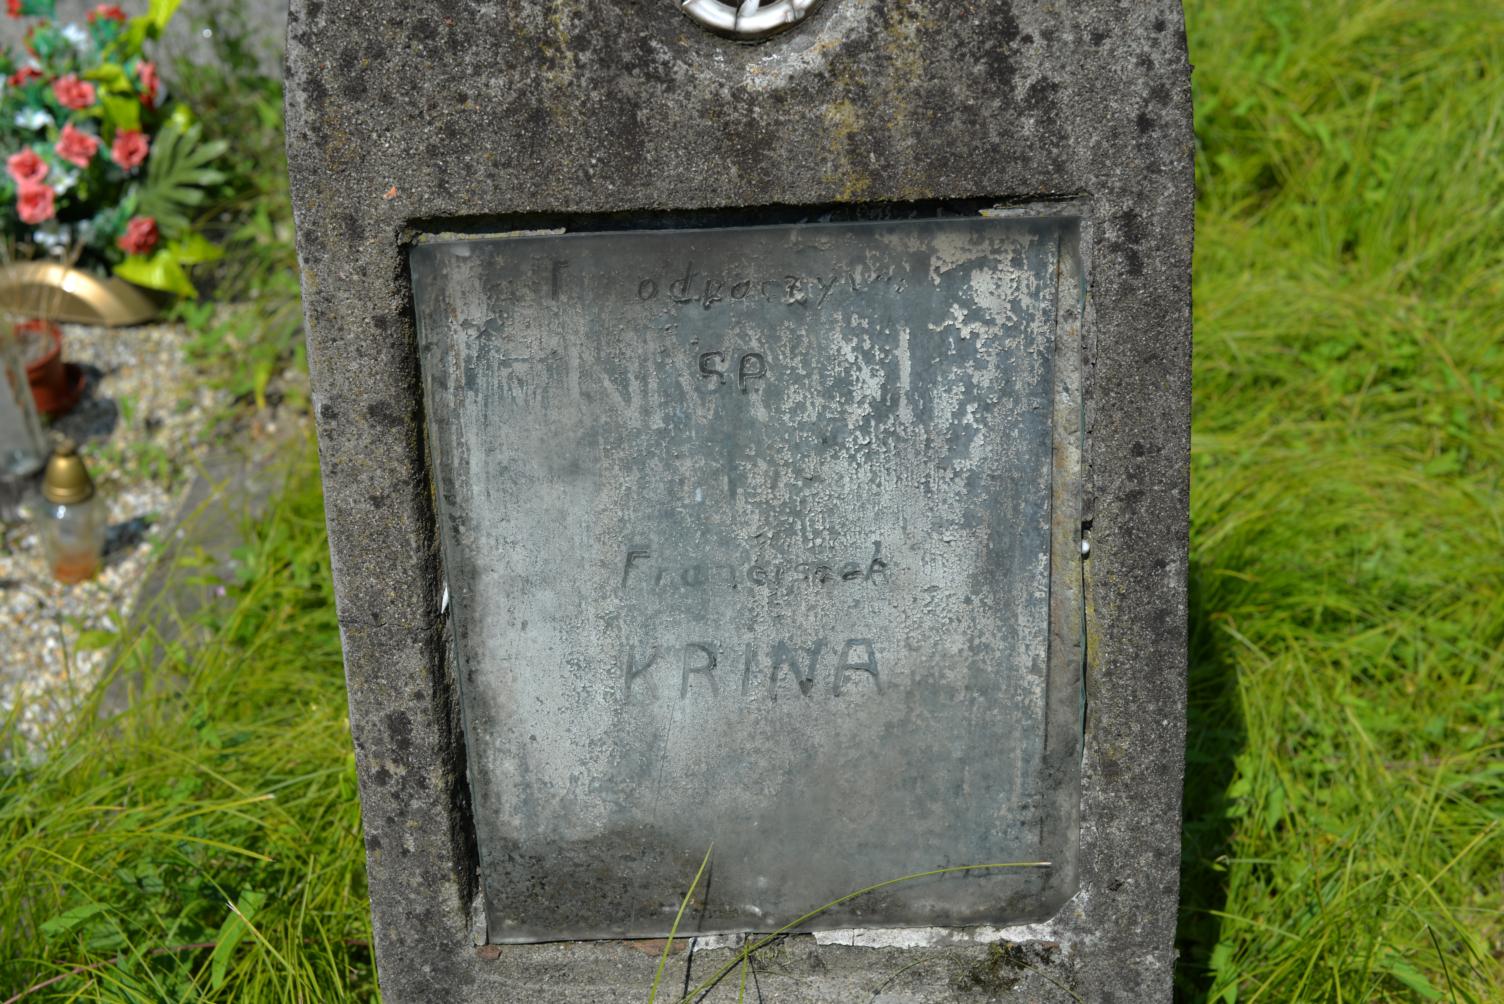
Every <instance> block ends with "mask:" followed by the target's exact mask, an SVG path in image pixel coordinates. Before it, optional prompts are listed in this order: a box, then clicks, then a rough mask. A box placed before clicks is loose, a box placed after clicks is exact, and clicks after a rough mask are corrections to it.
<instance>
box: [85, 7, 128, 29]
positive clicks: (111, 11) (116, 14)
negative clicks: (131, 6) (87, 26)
mask: <svg viewBox="0 0 1504 1004" xmlns="http://www.w3.org/2000/svg"><path fill="white" fill-rule="evenodd" d="M101 18H102V19H104V20H106V21H119V22H120V23H121V24H125V11H123V10H121V9H120V7H119V6H118V5H117V4H112V3H102V4H100V5H99V6H98V7H95V8H94V9H93V10H91V11H89V20H90V21H98V20H100V19H101Z"/></svg>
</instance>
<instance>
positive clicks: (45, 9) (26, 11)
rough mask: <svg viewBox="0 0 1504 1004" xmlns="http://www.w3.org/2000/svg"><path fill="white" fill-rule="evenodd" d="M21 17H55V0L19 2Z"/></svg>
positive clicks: (25, 0)
mask: <svg viewBox="0 0 1504 1004" xmlns="http://www.w3.org/2000/svg"><path fill="white" fill-rule="evenodd" d="M21 16H22V17H56V16H57V0H21Z"/></svg>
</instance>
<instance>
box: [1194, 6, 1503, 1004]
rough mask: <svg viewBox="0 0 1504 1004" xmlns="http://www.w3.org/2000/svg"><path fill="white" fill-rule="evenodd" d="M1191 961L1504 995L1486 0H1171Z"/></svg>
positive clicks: (1316, 990)
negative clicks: (1189, 613) (1186, 270)
mask: <svg viewBox="0 0 1504 1004" xmlns="http://www.w3.org/2000/svg"><path fill="white" fill-rule="evenodd" d="M1188 13H1189V15H1190V25H1191V36H1190V41H1191V54H1192V61H1193V62H1194V63H1195V65H1196V67H1197V70H1196V78H1195V83H1196V110H1197V127H1198V135H1199V136H1200V139H1201V148H1200V160H1199V163H1198V180H1199V184H1200V191H1201V203H1200V212H1199V230H1198V235H1197V241H1198V246H1197V256H1196V308H1197V309H1196V340H1197V345H1196V364H1195V366H1196V371H1195V372H1196V381H1195V389H1196V405H1195V435H1194V447H1193V451H1194V456H1193V480H1192V522H1193V532H1192V594H1193V595H1192V599H1193V624H1192V655H1193V670H1192V676H1191V734H1190V749H1189V756H1190V776H1189V778H1188V780H1187V786H1186V796H1187V799H1186V839H1185V855H1184V861H1185V863H1184V886H1185V889H1184V894H1183V903H1184V911H1185V912H1184V916H1183V919H1182V924H1181V942H1182V948H1183V950H1184V952H1185V955H1184V961H1183V964H1182V967H1181V977H1182V989H1183V990H1184V991H1185V996H1186V997H1187V998H1188V999H1208V998H1209V999H1213V1000H1224V1001H1233V1000H1237V1001H1242V1002H1249V1001H1255V1000H1257V1001H1269V1002H1285V1001H1306V1000H1312V1001H1375V1000H1385V1001H1387V1000H1433V999H1434V1000H1449V1001H1450V1000H1456V1001H1480V1002H1489V1001H1499V1000H1504V969H1501V963H1500V957H1501V953H1504V747H1501V744H1504V673H1501V663H1504V588H1501V587H1504V533H1501V531H1504V495H1501V491H1500V488H1501V486H1500V475H1501V472H1504V435H1501V429H1500V422H1501V419H1504V413H1501V394H1504V250H1501V249H1504V242H1501V236H1504V160H1501V156H1500V155H1501V152H1504V7H1500V6H1499V5H1497V4H1493V3H1485V2H1459V0H1452V2H1445V0H1443V2H1433V3H1427V4H1415V3H1407V2H1366V3H1357V2H1324V3H1314V2H1312V3H1301V2H1292V0H1283V2H1267V0H1260V2H1257V3H1254V2H1240V3H1226V2H1215V0H1206V2H1200V0H1197V2H1193V3H1192V4H1191V5H1190V7H1189V12H1188Z"/></svg>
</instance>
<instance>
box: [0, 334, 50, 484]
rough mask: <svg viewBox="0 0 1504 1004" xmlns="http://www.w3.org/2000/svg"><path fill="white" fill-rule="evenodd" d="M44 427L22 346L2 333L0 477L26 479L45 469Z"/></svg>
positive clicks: (0, 351)
mask: <svg viewBox="0 0 1504 1004" xmlns="http://www.w3.org/2000/svg"><path fill="white" fill-rule="evenodd" d="M42 443H43V439H42V426H41V423H40V422H38V421H37V410H36V405H35V404H34V403H33V401H32V399H31V386H30V384H29V383H28V382H27V379H26V363H25V360H23V359H22V357H21V352H20V346H19V344H18V343H17V342H16V340H15V338H13V337H12V336H11V335H10V334H9V332H8V331H4V330H0V477H8V478H24V477H26V476H28V475H30V474H32V473H33V472H35V471H36V470H37V469H39V468H40V467H41V466H42V458H43V457H45V456H46V455H47V452H46V450H45V449H44V448H43V446H42Z"/></svg>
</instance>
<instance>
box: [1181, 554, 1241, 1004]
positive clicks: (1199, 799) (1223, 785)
mask: <svg viewBox="0 0 1504 1004" xmlns="http://www.w3.org/2000/svg"><path fill="white" fill-rule="evenodd" d="M1189 587H1190V590H1189V592H1190V595H1189V606H1190V610H1189V613H1190V618H1189V619H1190V679H1189V681H1188V688H1187V708H1186V765H1185V802H1184V809H1183V811H1184V814H1185V825H1184V829H1183V830H1182V834H1181V845H1180V920H1179V924H1178V927H1177V930H1176V932H1175V944H1176V947H1177V948H1178V949H1179V950H1180V962H1179V964H1178V966H1177V967H1176V973H1175V999H1176V1000H1177V1001H1181V1002H1184V1004H1202V1002H1205V1001H1207V999H1208V994H1209V993H1210V992H1211V990H1212V980H1213V976H1214V974H1213V972H1212V967H1211V956H1212V950H1213V949H1214V948H1215V947H1216V946H1217V942H1218V940H1219V939H1220V936H1221V931H1222V921H1221V918H1219V917H1218V916H1217V915H1216V912H1217V911H1220V910H1222V909H1223V907H1224V905H1225V903H1226V901H1227V870H1226V869H1225V868H1224V867H1223V866H1222V865H1221V864H1220V863H1219V859H1221V858H1222V857H1223V856H1224V855H1225V854H1227V852H1228V849H1229V847H1228V845H1229V841H1230V839H1231V836H1232V828H1233V822H1234V820H1233V819H1232V818H1231V817H1230V816H1229V815H1228V809H1229V808H1230V805H1231V800H1230V799H1229V798H1228V797H1227V789H1228V786H1229V785H1230V784H1231V783H1232V779H1233V771H1234V767H1235V761H1236V758H1237V756H1238V754H1239V753H1241V752H1242V750H1243V746H1244V743H1245V741H1246V738H1247V734H1246V730H1245V728H1244V723H1243V713H1242V708H1241V706H1240V704H1239V701H1238V684H1237V670H1236V668H1235V667H1234V665H1233V663H1232V660H1231V659H1229V658H1228V657H1227V653H1226V651H1225V650H1224V648H1223V636H1222V634H1221V632H1219V631H1218V630H1217V626H1216V624H1215V623H1214V617H1215V613H1214V611H1215V609H1216V604H1215V599H1214V596H1213V595H1212V594H1214V593H1215V591H1216V584H1215V582H1214V581H1211V579H1210V577H1209V576H1208V574H1207V572H1206V570H1205V569H1204V568H1203V567H1202V566H1201V565H1199V564H1198V563H1196V562H1195V561H1193V562H1192V563H1191V568H1190V583H1189Z"/></svg>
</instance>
